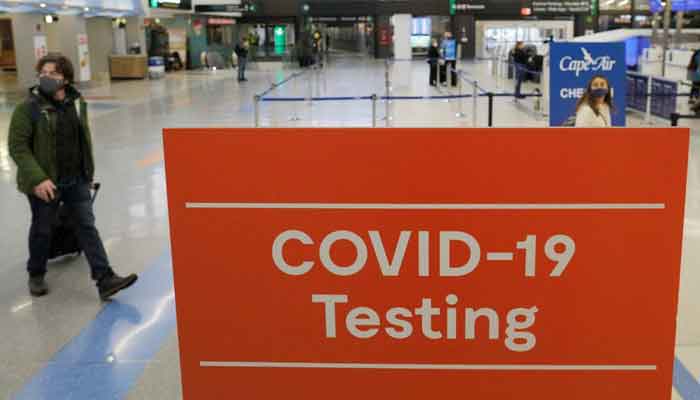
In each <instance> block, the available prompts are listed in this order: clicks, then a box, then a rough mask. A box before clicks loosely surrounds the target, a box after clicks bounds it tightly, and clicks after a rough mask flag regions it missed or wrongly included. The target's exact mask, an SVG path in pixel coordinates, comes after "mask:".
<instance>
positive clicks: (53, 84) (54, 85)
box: [39, 76, 65, 97]
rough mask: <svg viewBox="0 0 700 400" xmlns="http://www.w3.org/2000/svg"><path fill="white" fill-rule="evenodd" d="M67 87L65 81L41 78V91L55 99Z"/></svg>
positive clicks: (46, 77)
mask: <svg viewBox="0 0 700 400" xmlns="http://www.w3.org/2000/svg"><path fill="white" fill-rule="evenodd" d="M64 86H65V84H64V82H63V80H57V79H53V78H50V77H48V76H41V77H39V90H41V92H42V93H44V94H45V95H46V96H49V97H53V96H55V95H56V93H58V91H59V90H61V89H63V87H64Z"/></svg>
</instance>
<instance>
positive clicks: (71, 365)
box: [14, 251, 179, 400]
mask: <svg viewBox="0 0 700 400" xmlns="http://www.w3.org/2000/svg"><path fill="white" fill-rule="evenodd" d="M95 301H98V299H97V296H95ZM175 327H176V319H175V296H174V291H173V275H172V268H171V259H170V252H169V251H166V252H165V253H164V254H163V255H162V256H160V257H159V258H158V259H157V260H156V261H155V263H154V264H153V265H152V266H150V267H149V268H147V269H146V270H145V271H144V273H142V274H141V275H140V276H139V280H138V282H137V283H136V284H135V285H134V286H132V287H131V288H129V289H128V290H125V291H124V292H122V293H119V294H118V295H117V296H115V298H114V300H113V301H112V302H110V303H108V304H107V305H105V307H104V308H103V309H102V311H101V312H100V313H99V314H98V315H97V317H95V319H94V320H93V321H92V322H90V324H88V326H86V327H85V328H84V329H83V330H82V331H81V332H80V334H79V335H78V336H76V337H75V338H73V339H72V340H71V341H70V342H69V343H68V344H66V345H65V346H64V347H63V348H62V349H61V350H60V351H59V352H58V353H56V355H55V356H54V358H53V359H52V360H51V361H49V362H48V363H47V364H46V365H45V366H44V367H43V368H42V369H41V370H40V371H39V372H38V373H37V374H36V375H34V377H33V378H32V379H31V380H30V381H29V382H28V383H27V384H26V385H25V386H24V388H23V389H22V390H21V391H20V392H19V393H17V394H16V395H15V396H14V399H15V400H30V399H31V400H40V399H71V400H83V399H85V400H87V399H90V400H93V399H104V398H109V399H121V398H124V397H125V396H126V395H127V394H128V392H129V390H130V389H131V387H132V386H133V385H134V383H136V381H137V380H138V379H139V377H140V376H141V375H142V374H143V371H144V368H145V367H146V365H147V364H148V363H149V362H150V361H151V360H152V359H153V358H154V357H155V355H156V353H157V352H158V351H159V350H160V348H161V347H162V345H163V343H164V342H165V340H166V339H168V338H169V337H171V335H172V334H173V333H174V332H175ZM170 383H171V384H174V385H177V384H179V382H175V381H170Z"/></svg>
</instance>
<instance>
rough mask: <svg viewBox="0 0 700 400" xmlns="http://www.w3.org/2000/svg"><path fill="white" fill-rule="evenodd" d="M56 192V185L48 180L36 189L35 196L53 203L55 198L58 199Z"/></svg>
mask: <svg viewBox="0 0 700 400" xmlns="http://www.w3.org/2000/svg"><path fill="white" fill-rule="evenodd" d="M55 190H56V185H54V184H53V182H51V180H50V179H47V180H45V181H43V182H41V183H40V184H38V185H37V186H36V187H35V188H34V195H36V197H38V198H40V199H42V200H44V201H45V202H47V203H49V202H51V201H53V199H54V198H56V195H55V193H54V191H55Z"/></svg>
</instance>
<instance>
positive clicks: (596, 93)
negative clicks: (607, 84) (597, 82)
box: [591, 88, 608, 99]
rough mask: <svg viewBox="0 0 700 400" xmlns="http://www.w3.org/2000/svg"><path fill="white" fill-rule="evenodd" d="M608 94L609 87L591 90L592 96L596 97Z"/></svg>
mask: <svg viewBox="0 0 700 400" xmlns="http://www.w3.org/2000/svg"><path fill="white" fill-rule="evenodd" d="M607 95H608V88H596V89H592V90H591V96H593V98H595V99H599V98H601V97H605V96H607Z"/></svg>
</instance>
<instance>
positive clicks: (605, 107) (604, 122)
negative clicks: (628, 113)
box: [575, 75, 613, 128]
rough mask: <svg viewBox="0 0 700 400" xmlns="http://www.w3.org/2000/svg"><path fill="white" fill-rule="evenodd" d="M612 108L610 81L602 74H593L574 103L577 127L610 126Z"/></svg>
mask: <svg viewBox="0 0 700 400" xmlns="http://www.w3.org/2000/svg"><path fill="white" fill-rule="evenodd" d="M612 109H613V105H612V95H611V94H610V83H609V82H608V80H607V79H606V78H605V77H603V76H600V75H598V76H594V77H593V78H592V79H591V80H590V82H588V86H587V87H586V91H585V92H584V94H583V96H581V98H580V99H579V101H578V103H577V104H576V124H575V126H576V127H577V128H607V127H610V126H612V121H611V119H610V112H611V110H612Z"/></svg>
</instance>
